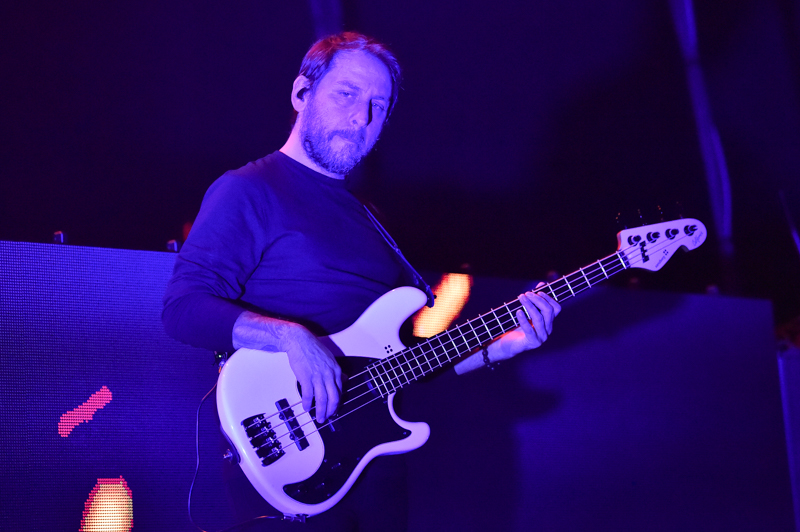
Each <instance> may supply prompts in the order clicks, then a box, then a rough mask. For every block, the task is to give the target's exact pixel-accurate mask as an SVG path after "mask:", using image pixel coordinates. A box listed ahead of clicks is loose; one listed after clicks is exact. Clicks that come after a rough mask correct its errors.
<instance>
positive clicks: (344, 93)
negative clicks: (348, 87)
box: [339, 91, 353, 98]
mask: <svg viewBox="0 0 800 532" xmlns="http://www.w3.org/2000/svg"><path fill="white" fill-rule="evenodd" d="M339 94H341V95H342V96H344V97H345V98H349V97H350V96H352V95H353V93H352V92H347V91H340V92H339Z"/></svg>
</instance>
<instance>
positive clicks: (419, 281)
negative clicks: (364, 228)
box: [364, 205, 436, 307]
mask: <svg viewBox="0 0 800 532" xmlns="http://www.w3.org/2000/svg"><path fill="white" fill-rule="evenodd" d="M364 210H365V211H367V216H369V219H370V220H372V225H374V226H375V229H377V230H378V232H379V233H380V234H381V236H382V237H383V239H384V240H385V241H386V243H387V244H389V247H390V248H392V249H393V250H394V251H395V253H397V256H398V257H399V258H400V264H401V265H402V266H403V269H404V270H405V271H406V274H407V275H408V276H409V277H410V278H411V279H412V280H413V281H414V284H415V285H416V287H417V288H419V289H420V290H422V291H423V292H425V294H426V295H427V296H428V303H426V304H427V305H428V306H429V307H432V306H433V300H434V299H435V298H436V296H435V295H433V291H432V290H431V287H430V285H428V283H426V282H425V279H423V278H422V276H421V275H420V274H419V272H418V271H417V270H415V269H414V267H413V266H412V265H411V263H410V262H408V260H407V259H406V258H405V256H404V255H403V252H402V251H400V248H399V247H397V243H396V242H395V241H394V239H393V238H392V236H391V235H390V234H389V232H388V231H386V229H384V228H383V226H382V225H381V223H380V222H379V221H378V220H377V218H375V216H374V215H373V214H372V212H371V211H370V210H369V207H367V206H366V205H364Z"/></svg>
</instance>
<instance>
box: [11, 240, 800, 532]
mask: <svg viewBox="0 0 800 532" xmlns="http://www.w3.org/2000/svg"><path fill="white" fill-rule="evenodd" d="M173 260H174V255H172V254H168V253H155V252H142V251H127V250H112V249H97V248H81V247H71V246H57V245H42V244H28V243H12V242H0V265H1V266H2V270H1V271H0V349H1V352H0V355H2V356H1V357H0V364H2V366H1V367H0V369H2V373H1V374H0V400H2V404H3V405H4V408H3V413H2V415H1V416H0V423H1V424H2V425H0V430H1V431H2V432H1V433H0V451H2V457H3V460H2V465H1V466H0V467H1V468H2V470H1V471H0V473H2V474H1V475H0V505H2V508H0V510H1V511H0V529H2V530H15V531H16V530H79V529H80V528H81V526H83V527H84V530H88V529H90V528H91V527H92V526H95V525H96V524H97V519H98V518H100V517H105V518H106V522H107V523H108V522H111V521H114V522H116V524H117V528H114V530H128V529H130V526H131V523H133V524H135V529H136V530H170V531H179V530H187V531H188V530H194V528H193V527H192V525H191V522H190V521H189V518H188V516H187V504H186V502H187V497H188V491H189V486H190V484H191V482H192V478H193V475H194V471H195V427H196V419H197V417H196V416H197V408H198V405H199V402H200V399H201V398H202V397H203V395H204V394H205V393H206V392H207V391H208V390H209V389H210V388H211V386H212V385H213V383H214V381H215V377H216V368H215V367H214V365H213V362H212V356H211V354H210V353H208V352H206V351H203V350H199V349H194V348H191V347H187V346H184V345H181V344H179V343H178V342H176V341H173V340H172V339H170V338H168V337H167V336H166V335H165V333H164V332H163V330H162V327H161V321H160V309H161V295H162V293H163V290H164V287H165V285H166V282H167V279H168V278H169V275H170V272H171V269H172V263H173ZM673 260H676V261H677V260H687V261H688V260H691V256H690V255H687V256H685V257H684V256H678V257H675V258H674V259H673ZM667 267H669V265H668V266H667ZM655 275H657V274H655ZM527 284H528V283H526V282H512V281H500V280H492V279H482V278H478V279H476V280H475V282H474V286H473V292H472V298H471V300H470V302H469V303H468V305H467V308H466V309H465V311H464V313H463V316H465V317H473V315H476V314H478V313H480V312H483V311H485V310H488V309H489V308H490V307H491V306H495V305H497V304H499V303H501V302H504V301H506V300H508V299H511V298H513V297H514V296H516V294H518V293H519V292H520V291H522V290H523V289H524V288H525V287H526V285H527ZM780 398H781V394H780V385H779V379H778V371H777V364H776V356H775V345H774V340H773V337H772V319H771V312H770V306H769V304H768V303H767V302H764V301H758V300H746V299H735V298H722V297H706V296H697V295H679V294H664V293H653V292H639V291H626V290H619V289H613V290H612V289H603V288H595V289H593V290H592V291H590V292H588V293H586V294H583V295H581V296H579V297H578V298H576V299H575V300H574V301H571V302H570V304H568V305H567V306H566V308H565V310H564V312H563V313H562V316H561V317H559V318H558V320H557V322H556V328H555V333H554V336H553V338H552V339H551V340H550V341H549V342H548V343H547V345H546V346H545V347H543V348H542V349H540V350H538V351H536V352H533V353H531V354H530V355H527V356H523V357H518V358H517V359H516V360H514V361H511V362H508V363H505V364H502V365H501V366H500V367H499V368H498V369H497V370H496V371H493V372H490V371H488V370H480V371H476V372H474V373H473V374H470V375H467V376H463V377H456V376H455V375H453V374H452V373H448V374H444V375H442V376H441V377H439V378H437V379H433V380H432V381H430V382H426V383H421V384H419V385H415V386H413V387H411V388H410V389H409V390H408V392H407V393H406V394H405V395H404V397H403V404H402V405H401V406H402V411H403V415H404V417H406V418H408V419H413V420H417V419H423V420H426V421H428V422H430V423H431V426H432V435H431V439H430V441H429V442H428V443H427V444H426V445H425V446H424V447H423V448H422V449H420V450H417V451H414V452H412V453H411V454H409V457H408V458H409V467H410V482H409V484H410V489H411V514H410V518H411V529H412V530H413V531H427V530H430V531H434V530H436V531H438V530H465V531H481V530H519V531H527V530H553V531H573V530H575V531H578V530H581V531H582V530H615V531H619V530H656V531H657V530H664V531H672V530H688V531H693V530H697V531H707V530H726V531H744V530H753V531H755V530H758V531H761V530H773V531H781V530H786V531H788V530H792V529H793V528H794V525H793V513H792V503H791V488H790V481H789V473H788V466H787V453H786V445H785V443H784V442H785V440H784V431H783V423H782V414H781V402H780V401H781V399H780ZM199 417H200V426H201V441H200V447H201V451H202V459H201V468H200V475H199V476H198V481H197V484H196V488H197V489H196V491H195V496H194V498H193V501H192V508H193V512H194V513H195V518H196V520H197V521H198V524H200V525H201V526H203V527H205V528H207V529H212V530H213V529H218V528H221V527H223V526H227V525H231V524H233V523H232V522H231V521H229V520H228V518H227V517H226V514H225V512H224V511H222V510H223V509H224V507H225V502H226V501H225V499H224V492H223V491H222V490H220V489H219V486H218V474H217V470H218V465H219V461H220V453H219V452H218V451H219V450H218V446H219V440H218V438H217V436H216V434H214V431H215V429H216V421H215V419H214V412H213V402H209V403H206V404H205V405H204V407H203V409H201V411H200V416H199ZM204 434H205V435H204ZM104 508H105V509H106V510H105V512H104V511H102V510H103V509H104ZM301 528H302V527H298V530H301Z"/></svg>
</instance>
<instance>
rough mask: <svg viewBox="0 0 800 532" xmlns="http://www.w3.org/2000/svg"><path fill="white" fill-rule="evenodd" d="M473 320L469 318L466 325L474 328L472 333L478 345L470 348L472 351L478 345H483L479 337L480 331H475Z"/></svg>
mask: <svg viewBox="0 0 800 532" xmlns="http://www.w3.org/2000/svg"><path fill="white" fill-rule="evenodd" d="M472 321H473V320H469V321H468V322H467V323H466V325H469V328H470V329H471V330H472V335H473V336H474V337H475V343H476V344H477V345H476V346H474V347H471V348H470V351H471V350H472V349H475V348H476V347H480V345H481V341H480V339H479V338H478V333H476V332H475V327H473V326H472ZM467 345H469V344H467Z"/></svg>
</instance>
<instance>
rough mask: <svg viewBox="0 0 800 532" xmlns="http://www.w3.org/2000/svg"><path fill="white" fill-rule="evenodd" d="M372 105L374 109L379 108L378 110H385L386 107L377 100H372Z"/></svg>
mask: <svg viewBox="0 0 800 532" xmlns="http://www.w3.org/2000/svg"><path fill="white" fill-rule="evenodd" d="M372 107H374V108H375V109H379V110H381V111H385V110H386V109H385V108H384V107H383V104H382V103H379V102H372Z"/></svg>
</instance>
